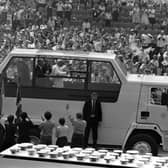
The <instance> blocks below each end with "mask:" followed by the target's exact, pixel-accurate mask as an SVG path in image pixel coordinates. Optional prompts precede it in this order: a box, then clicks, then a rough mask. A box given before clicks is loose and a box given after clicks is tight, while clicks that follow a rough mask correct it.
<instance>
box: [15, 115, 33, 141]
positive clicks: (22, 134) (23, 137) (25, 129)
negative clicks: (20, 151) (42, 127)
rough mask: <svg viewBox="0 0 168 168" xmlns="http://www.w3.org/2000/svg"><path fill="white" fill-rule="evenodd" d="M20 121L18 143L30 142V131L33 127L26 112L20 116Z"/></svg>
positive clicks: (18, 124)
mask: <svg viewBox="0 0 168 168" xmlns="http://www.w3.org/2000/svg"><path fill="white" fill-rule="evenodd" d="M20 119H21V120H18V123H16V124H17V126H18V143H23V142H30V134H29V133H30V129H31V128H32V126H33V123H32V121H31V120H30V118H29V116H28V115H27V113H26V112H22V113H21V114H20Z"/></svg>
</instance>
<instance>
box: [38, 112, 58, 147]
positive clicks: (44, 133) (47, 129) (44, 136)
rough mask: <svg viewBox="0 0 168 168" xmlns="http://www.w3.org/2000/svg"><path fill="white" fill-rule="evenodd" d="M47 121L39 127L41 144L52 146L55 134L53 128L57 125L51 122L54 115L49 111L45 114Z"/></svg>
mask: <svg viewBox="0 0 168 168" xmlns="http://www.w3.org/2000/svg"><path fill="white" fill-rule="evenodd" d="M44 118H45V121H44V122H42V123H41V124H40V126H39V128H40V131H41V132H40V143H41V144H46V145H51V144H52V134H53V128H54V127H55V124H54V123H53V122H52V121H51V119H52V113H51V112H49V111H46V112H45V113H44Z"/></svg>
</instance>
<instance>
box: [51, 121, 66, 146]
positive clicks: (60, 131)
mask: <svg viewBox="0 0 168 168" xmlns="http://www.w3.org/2000/svg"><path fill="white" fill-rule="evenodd" d="M68 135H69V127H68V125H66V124H65V118H60V119H59V125H58V126H57V127H55V128H54V131H53V144H55V137H57V141H56V145H58V146H59V147H64V146H66V145H68Z"/></svg>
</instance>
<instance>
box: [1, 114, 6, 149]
mask: <svg viewBox="0 0 168 168" xmlns="http://www.w3.org/2000/svg"><path fill="white" fill-rule="evenodd" d="M1 117H2V116H1V115H0V137H1V140H0V151H2V150H3V149H4V141H5V133H6V130H5V127H4V125H3V123H2V121H1Z"/></svg>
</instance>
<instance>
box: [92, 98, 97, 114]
mask: <svg viewBox="0 0 168 168" xmlns="http://www.w3.org/2000/svg"><path fill="white" fill-rule="evenodd" d="M95 105H96V101H95V100H93V102H92V114H95Z"/></svg>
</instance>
